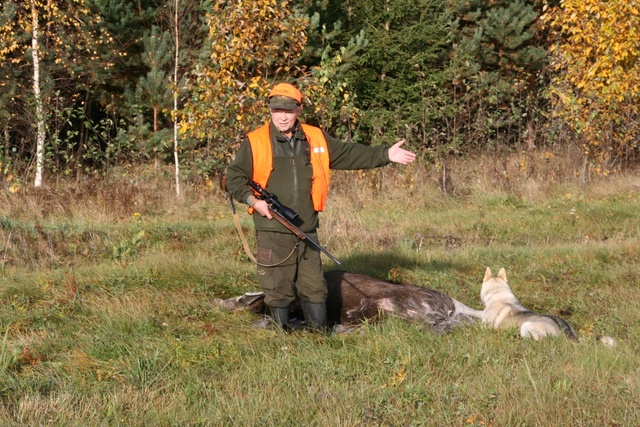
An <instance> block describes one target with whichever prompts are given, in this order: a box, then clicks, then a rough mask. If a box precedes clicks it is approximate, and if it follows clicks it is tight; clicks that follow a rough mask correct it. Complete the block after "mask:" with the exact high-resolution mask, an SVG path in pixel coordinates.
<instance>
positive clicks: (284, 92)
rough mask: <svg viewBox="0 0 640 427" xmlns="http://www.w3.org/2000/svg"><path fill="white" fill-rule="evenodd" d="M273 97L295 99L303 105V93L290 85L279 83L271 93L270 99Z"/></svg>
mask: <svg viewBox="0 0 640 427" xmlns="http://www.w3.org/2000/svg"><path fill="white" fill-rule="evenodd" d="M272 96H286V97H287V98H291V99H295V100H296V101H297V102H298V104H302V93H301V92H300V91H299V90H298V89H296V87H295V86H294V85H292V84H289V83H278V84H277V85H275V86H274V87H273V89H271V92H269V98H271V97H272Z"/></svg>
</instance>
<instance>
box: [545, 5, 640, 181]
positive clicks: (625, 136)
mask: <svg viewBox="0 0 640 427" xmlns="http://www.w3.org/2000/svg"><path fill="white" fill-rule="evenodd" d="M544 23H545V24H546V25H547V26H548V28H549V30H550V34H551V36H552V41H554V43H553V45H552V46H551V53H552V66H553V67H554V76H555V77H554V78H553V80H552V82H551V86H550V87H549V93H550V95H551V99H552V100H553V101H554V110H553V113H554V114H555V115H556V116H557V117H559V118H561V119H563V120H565V121H566V122H567V123H568V124H569V125H570V127H571V128H572V129H573V130H574V131H575V132H576V134H577V135H579V136H580V138H581V139H582V143H583V147H584V154H585V160H586V162H585V166H586V167H588V168H589V171H590V172H595V173H600V174H607V173H609V172H611V171H612V170H614V169H615V168H617V167H619V166H620V165H621V164H623V163H625V162H630V161H633V160H637V158H638V156H639V154H640V153H639V145H638V144H639V141H640V1H638V0H609V1H606V2H605V1H601V0H562V1H561V2H560V3H559V5H557V6H554V7H548V8H547V10H546V13H545V15H544Z"/></svg>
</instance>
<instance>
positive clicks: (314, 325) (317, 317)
mask: <svg viewBox="0 0 640 427" xmlns="http://www.w3.org/2000/svg"><path fill="white" fill-rule="evenodd" d="M302 311H303V312H304V320H306V321H307V326H308V327H310V328H311V329H316V330H322V331H324V330H325V329H326V328H327V304H325V303H323V302H319V303H313V302H304V303H303V304H302Z"/></svg>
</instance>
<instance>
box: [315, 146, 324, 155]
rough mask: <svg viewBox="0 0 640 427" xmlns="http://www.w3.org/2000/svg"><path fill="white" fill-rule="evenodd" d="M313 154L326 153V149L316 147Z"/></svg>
mask: <svg viewBox="0 0 640 427" xmlns="http://www.w3.org/2000/svg"><path fill="white" fill-rule="evenodd" d="M313 152H314V153H316V154H317V153H324V147H314V148H313Z"/></svg>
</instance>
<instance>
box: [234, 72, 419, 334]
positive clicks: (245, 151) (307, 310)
mask: <svg viewBox="0 0 640 427" xmlns="http://www.w3.org/2000/svg"><path fill="white" fill-rule="evenodd" d="M268 105H269V111H270V113H271V121H270V122H269V123H267V124H266V125H264V126H262V127H260V128H258V129H256V130H254V131H252V132H250V133H249V134H248V135H247V137H246V138H245V140H244V141H243V143H242V144H241V145H240V148H239V149H238V152H237V153H236V156H235V159H234V161H233V162H232V163H231V164H230V165H229V167H228V170H227V180H226V185H227V190H228V191H229V193H230V194H231V196H232V197H233V198H235V199H236V200H238V201H240V202H244V203H247V204H248V205H249V206H250V208H249V213H251V214H252V215H253V221H254V225H255V230H256V239H257V246H258V248H257V256H256V259H257V261H258V284H259V285H260V287H261V288H262V290H263V292H264V293H265V304H267V305H268V306H269V310H270V313H271V317H272V319H273V321H274V322H275V323H276V324H278V325H280V326H281V327H282V328H285V329H286V328H287V326H288V322H289V305H290V304H291V303H292V302H293V301H294V300H295V298H296V294H297V295H298V296H299V297H300V299H301V301H302V307H303V313H304V317H305V320H306V322H307V324H308V325H310V326H311V327H312V328H317V329H322V328H324V327H325V325H326V322H327V308H326V305H325V301H326V298H327V284H326V282H325V279H324V276H323V270H322V261H321V259H320V251H319V250H318V249H316V248H314V247H312V246H309V245H306V244H305V243H304V241H301V240H300V239H299V238H298V237H297V236H296V235H295V234H293V233H292V232H290V231H289V230H288V229H287V228H285V227H284V226H283V225H282V224H280V223H279V222H277V221H274V220H273V218H272V216H271V214H270V212H269V207H268V205H267V203H266V202H265V201H264V200H260V199H258V198H257V197H256V195H255V194H254V192H253V190H252V189H251V188H250V187H249V185H248V184H249V180H253V181H255V182H257V183H258V184H260V185H261V186H262V187H263V188H264V189H265V190H266V191H268V192H269V193H271V194H273V195H275V196H277V197H278V200H279V201H280V202H281V203H282V204H283V205H285V206H287V207H289V208H291V209H293V210H294V211H296V212H297V213H298V215H299V217H298V218H297V219H296V223H295V225H296V226H297V227H298V228H300V229H301V230H302V231H303V232H305V233H306V234H307V235H308V236H309V237H311V238H312V239H314V240H315V241H318V239H317V233H316V229H317V228H318V212H321V211H322V210H323V209H324V205H325V200H326V197H327V192H328V187H329V169H367V168H375V167H379V166H383V165H386V164H388V163H390V162H394V163H399V164H403V165H406V164H408V163H411V162H413V161H414V160H415V157H416V155H415V154H414V153H412V152H410V151H407V150H405V149H403V148H402V147H401V146H402V144H403V143H404V140H401V141H398V142H397V143H396V144H394V145H393V146H391V147H390V148H387V147H384V146H377V147H368V146H365V145H362V144H355V143H345V142H341V141H339V140H337V139H335V138H333V137H331V136H329V135H327V134H326V133H325V132H324V131H322V130H320V129H319V128H317V127H313V126H309V125H306V124H304V123H300V122H299V121H298V116H299V115H300V112H301V111H302V93H300V91H299V90H298V89H297V88H296V87H294V86H293V85H291V84H289V83H279V84H276V85H275V86H274V87H273V88H272V90H271V92H270V93H269V104H268Z"/></svg>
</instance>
